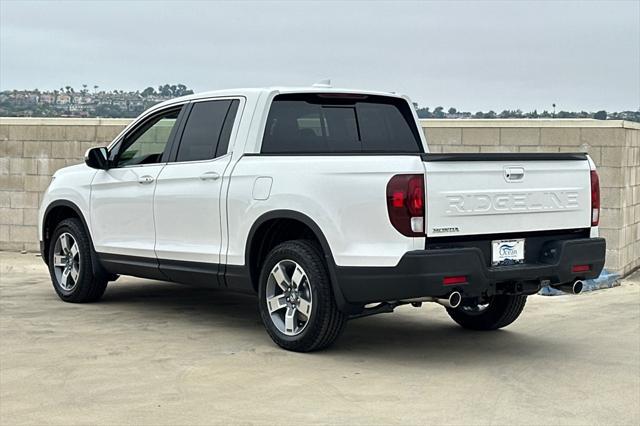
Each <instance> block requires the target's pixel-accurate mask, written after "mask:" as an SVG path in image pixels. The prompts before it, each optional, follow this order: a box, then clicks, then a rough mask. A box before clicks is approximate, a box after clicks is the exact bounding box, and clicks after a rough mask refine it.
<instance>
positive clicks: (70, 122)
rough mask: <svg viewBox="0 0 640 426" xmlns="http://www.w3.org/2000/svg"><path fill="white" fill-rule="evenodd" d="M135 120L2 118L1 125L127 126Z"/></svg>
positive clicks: (0, 119) (0, 118)
mask: <svg viewBox="0 0 640 426" xmlns="http://www.w3.org/2000/svg"><path fill="white" fill-rule="evenodd" d="M131 121H133V118H64V117H0V125H14V126H15V125H22V126H126V125H127V124H129V123H131Z"/></svg>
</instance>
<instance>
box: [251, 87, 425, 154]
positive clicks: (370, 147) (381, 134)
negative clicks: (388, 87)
mask: <svg viewBox="0 0 640 426" xmlns="http://www.w3.org/2000/svg"><path fill="white" fill-rule="evenodd" d="M262 152H263V153H354V154H357V153H419V152H422V143H421V141H420V136H419V133H418V129H417V127H416V124H415V120H414V119H413V115H412V113H411V109H410V107H409V105H408V104H407V102H405V101H404V100H402V99H398V98H392V97H385V96H369V95H348V94H344V95H343V94H293V95H278V96H276V97H275V98H274V100H273V102H272V104H271V109H270V110H269V115H268V117H267V125H266V128H265V133H264V137H263V140H262Z"/></svg>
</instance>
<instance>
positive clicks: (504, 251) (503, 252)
mask: <svg viewBox="0 0 640 426" xmlns="http://www.w3.org/2000/svg"><path fill="white" fill-rule="evenodd" d="M517 263H524V238H520V239H517V240H493V241H492V242H491V264H492V265H513V264H517Z"/></svg>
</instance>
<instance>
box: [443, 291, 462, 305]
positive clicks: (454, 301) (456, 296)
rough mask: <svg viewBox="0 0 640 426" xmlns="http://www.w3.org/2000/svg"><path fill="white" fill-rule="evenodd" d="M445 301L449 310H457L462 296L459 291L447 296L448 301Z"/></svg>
mask: <svg viewBox="0 0 640 426" xmlns="http://www.w3.org/2000/svg"><path fill="white" fill-rule="evenodd" d="M447 300H448V302H449V306H448V307H449V308H457V307H458V306H460V303H462V295H461V294H460V292H459V291H454V292H453V293H451V294H450V295H449V299H447Z"/></svg>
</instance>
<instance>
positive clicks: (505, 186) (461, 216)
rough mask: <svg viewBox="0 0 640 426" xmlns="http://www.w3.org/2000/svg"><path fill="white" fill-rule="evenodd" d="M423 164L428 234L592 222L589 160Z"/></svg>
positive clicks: (582, 225) (507, 230) (540, 228)
mask: <svg viewBox="0 0 640 426" xmlns="http://www.w3.org/2000/svg"><path fill="white" fill-rule="evenodd" d="M424 164H425V171H426V193H427V209H426V212H427V218H426V229H427V236H428V237H438V236H453V235H481V234H498V233H513V232H529V231H546V230H559V229H576V228H588V227H589V226H591V183H590V179H589V162H588V161H572V160H568V161H563V160H560V161H520V162H505V161H443V162H437V161H436V162H425V163H424ZM514 172H515V173H517V176H516V177H515V178H514V177H513V175H511V178H508V177H507V175H508V174H510V173H514ZM521 172H522V177H520V175H519V173H521Z"/></svg>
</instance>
